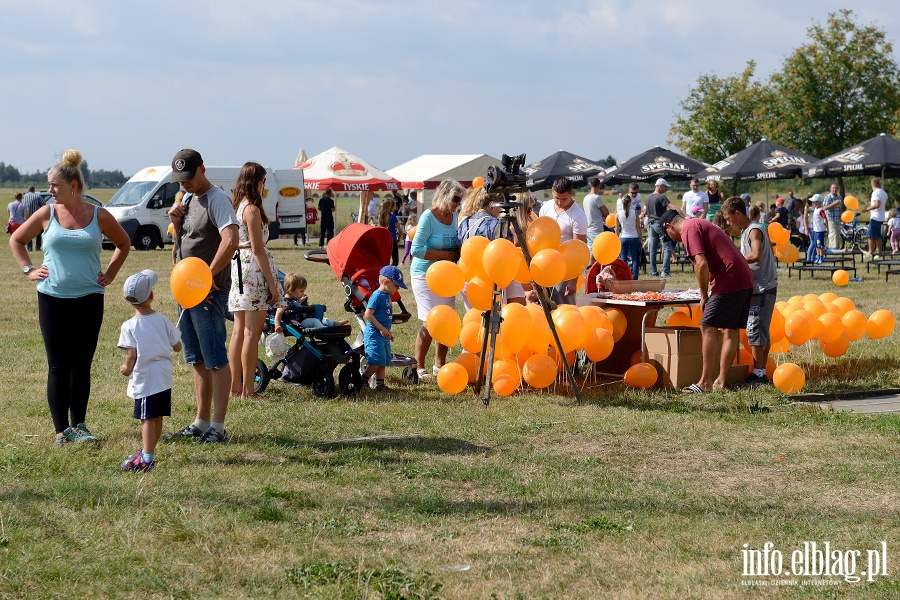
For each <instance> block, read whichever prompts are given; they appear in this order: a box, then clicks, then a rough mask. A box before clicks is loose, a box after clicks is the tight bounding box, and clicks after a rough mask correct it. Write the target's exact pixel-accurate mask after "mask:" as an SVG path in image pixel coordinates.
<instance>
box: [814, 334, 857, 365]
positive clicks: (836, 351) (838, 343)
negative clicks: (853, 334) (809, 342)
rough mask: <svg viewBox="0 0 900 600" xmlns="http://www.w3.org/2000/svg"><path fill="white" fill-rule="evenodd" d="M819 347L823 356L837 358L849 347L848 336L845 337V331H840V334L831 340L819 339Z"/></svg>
mask: <svg viewBox="0 0 900 600" xmlns="http://www.w3.org/2000/svg"><path fill="white" fill-rule="evenodd" d="M819 347H820V348H821V349H822V353H823V354H824V355H825V356H828V357H831V358H839V357H841V356H843V355H844V353H845V352H847V349H848V348H850V338H848V337H847V333H846V332H844V331H841V335H840V336H838V338H837V339H836V340H834V341H833V342H829V343H825V342H823V341H822V340H819Z"/></svg>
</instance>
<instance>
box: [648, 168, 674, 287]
mask: <svg viewBox="0 0 900 600" xmlns="http://www.w3.org/2000/svg"><path fill="white" fill-rule="evenodd" d="M668 189H669V182H668V181H666V180H665V179H663V178H662V177H660V178H659V179H657V180H656V189H655V190H654V192H653V193H652V194H650V195H649V196H647V202H646V204H645V205H644V215H645V216H646V217H647V221H648V223H647V229H648V231H647V253H648V254H649V255H650V276H651V277H659V276H660V275H662V276H663V277H668V276H669V274H670V268H671V264H672V244H671V243H670V241H669V238H668V237H666V234H665V232H664V230H663V227H662V224H661V223H660V221H659V219H660V218H661V217H662V215H663V213H665V212H666V211H667V210H668V209H669V208H670V207H669V199H668V198H666V191H668ZM679 214H680V213H679ZM660 246H662V251H663V264H662V273H660V272H659V269H658V268H657V263H656V253H657V252H658V251H659V247H660Z"/></svg>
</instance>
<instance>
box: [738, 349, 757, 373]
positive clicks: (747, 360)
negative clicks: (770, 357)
mask: <svg viewBox="0 0 900 600" xmlns="http://www.w3.org/2000/svg"><path fill="white" fill-rule="evenodd" d="M734 364H736V365H749V366H750V368H751V369H752V368H753V364H754V363H753V354H751V353H750V351H749V350H747V349H746V348H741V349H740V350H738V351H737V352H736V353H735V355H734Z"/></svg>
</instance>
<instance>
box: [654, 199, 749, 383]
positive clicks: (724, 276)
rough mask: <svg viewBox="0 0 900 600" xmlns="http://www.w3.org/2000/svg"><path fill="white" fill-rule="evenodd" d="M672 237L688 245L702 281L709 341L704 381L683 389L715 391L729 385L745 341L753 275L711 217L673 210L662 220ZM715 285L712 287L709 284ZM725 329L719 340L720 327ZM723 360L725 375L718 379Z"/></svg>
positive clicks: (704, 335)
mask: <svg viewBox="0 0 900 600" xmlns="http://www.w3.org/2000/svg"><path fill="white" fill-rule="evenodd" d="M660 222H661V223H662V226H663V230H664V231H665V233H666V235H667V236H668V237H669V239H671V240H674V241H676V242H682V243H683V244H684V250H685V254H687V256H688V258H690V259H691V262H692V263H694V273H695V274H696V275H697V282H698V283H699V284H700V310H701V311H702V312H703V318H702V319H700V334H701V336H702V339H703V347H702V354H703V373H702V374H701V376H700V381H699V382H697V383H692V384H691V385H689V386H688V387H687V388H685V389H684V390H683V391H684V392H688V393H698V392H709V391H712V390H713V389H722V388H724V387H725V379H726V377H727V376H728V370H729V369H730V368H731V364H732V362H733V361H734V356H735V353H737V351H738V346H739V344H740V330H741V329H743V328H745V327H746V326H747V315H748V314H749V313H750V295H751V293H752V291H753V273H752V272H751V271H750V267H749V266H748V265H747V261H746V259H745V258H744V256H743V255H742V254H741V252H740V250H738V247H737V246H735V245H734V242H733V241H732V240H731V238H730V237H728V234H726V233H725V232H724V231H722V230H721V229H719V228H718V227H717V226H716V225H714V224H713V223H710V222H709V221H707V220H705V219H685V218H684V217H683V216H682V215H681V214H680V213H679V212H678V211H675V210H668V211H666V212H665V214H663V216H662V218H661V219H660ZM710 284H712V289H711V291H710V290H707V287H708V286H709V285H710ZM719 329H722V330H723V333H724V335H723V341H722V343H721V344H720V343H719V335H718V330H719ZM716 359H718V361H719V375H718V377H716V378H715V379H713V374H714V373H715V370H716Z"/></svg>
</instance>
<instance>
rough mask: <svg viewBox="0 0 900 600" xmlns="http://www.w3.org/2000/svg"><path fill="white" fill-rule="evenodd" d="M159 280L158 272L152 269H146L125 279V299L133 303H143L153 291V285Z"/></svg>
mask: <svg viewBox="0 0 900 600" xmlns="http://www.w3.org/2000/svg"><path fill="white" fill-rule="evenodd" d="M157 281H159V277H157V276H156V273H154V272H153V271H151V270H150V269H144V270H143V271H141V272H140V273H135V274H134V275H132V276H131V277H129V278H128V279H126V280H125V287H124V289H123V292H124V294H125V299H126V300H128V302H130V303H132V304H143V303H144V302H146V301H147V298H149V297H150V293H151V292H153V286H154V285H156V282H157Z"/></svg>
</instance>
